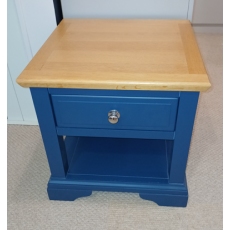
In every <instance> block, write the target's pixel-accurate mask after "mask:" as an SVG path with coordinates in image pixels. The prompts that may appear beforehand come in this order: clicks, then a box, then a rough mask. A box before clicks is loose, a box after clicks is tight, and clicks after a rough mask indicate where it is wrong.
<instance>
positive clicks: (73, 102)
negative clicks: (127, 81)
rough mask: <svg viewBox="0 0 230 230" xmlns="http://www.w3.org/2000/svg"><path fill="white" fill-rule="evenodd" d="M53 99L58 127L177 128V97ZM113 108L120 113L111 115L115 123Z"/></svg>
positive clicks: (69, 97) (54, 96) (76, 97)
mask: <svg viewBox="0 0 230 230" xmlns="http://www.w3.org/2000/svg"><path fill="white" fill-rule="evenodd" d="M52 102H53V108H54V113H55V117H56V123H57V126H58V127H75V128H76V127H79V128H91V129H92V128H97V129H126V130H132V129H135V130H165V131H173V130H174V127H175V122H176V114H177V105H178V99H177V98H158V97H156V98H149V97H146V98H144V97H143V98H141V97H115V96H110V97H109V96H106V97H103V96H81V95H52ZM111 110H116V111H118V113H119V115H120V117H119V116H118V114H116V113H114V114H112V115H111V116H113V115H114V116H115V118H116V116H117V117H119V118H117V120H118V121H117V123H115V124H112V123H110V122H111V121H109V119H108V118H109V116H108V113H109V111H111ZM110 118H111V117H110ZM111 120H112V119H111ZM115 122H116V119H115Z"/></svg>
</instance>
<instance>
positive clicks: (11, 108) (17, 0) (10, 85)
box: [7, 0, 56, 124]
mask: <svg viewBox="0 0 230 230" xmlns="http://www.w3.org/2000/svg"><path fill="white" fill-rule="evenodd" d="M55 28H56V19H55V13H54V7H53V1H52V0H34V1H31V0H8V1H7V65H8V76H7V89H8V92H7V104H8V108H7V117H8V123H9V124H18V123H19V124H37V117H36V113H35V110H34V106H33V102H32V99H31V95H30V91H29V89H25V88H22V87H20V86H19V85H18V84H17V83H16V78H17V77H18V76H19V74H20V73H21V72H22V70H23V69H24V68H25V67H26V65H27V64H28V63H29V61H30V60H31V58H32V57H33V56H34V55H35V54H36V52H37V51H38V50H39V48H40V47H41V46H42V44H43V43H44V42H45V40H46V39H47V38H48V36H49V35H50V34H51V33H52V31H53V30H54V29H55Z"/></svg>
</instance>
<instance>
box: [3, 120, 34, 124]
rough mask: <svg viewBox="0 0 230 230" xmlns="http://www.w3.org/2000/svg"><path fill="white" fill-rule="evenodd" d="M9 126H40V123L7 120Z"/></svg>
mask: <svg viewBox="0 0 230 230" xmlns="http://www.w3.org/2000/svg"><path fill="white" fill-rule="evenodd" d="M7 125H38V121H17V120H16V121H14V120H7Z"/></svg>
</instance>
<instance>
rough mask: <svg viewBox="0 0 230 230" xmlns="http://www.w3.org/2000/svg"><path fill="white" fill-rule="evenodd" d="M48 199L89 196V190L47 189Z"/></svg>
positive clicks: (70, 199)
mask: <svg viewBox="0 0 230 230" xmlns="http://www.w3.org/2000/svg"><path fill="white" fill-rule="evenodd" d="M47 192H48V196H49V199H50V200H65V201H74V200H75V199H77V198H80V197H84V196H90V195H91V194H92V191H90V190H73V189H52V188H48V189H47Z"/></svg>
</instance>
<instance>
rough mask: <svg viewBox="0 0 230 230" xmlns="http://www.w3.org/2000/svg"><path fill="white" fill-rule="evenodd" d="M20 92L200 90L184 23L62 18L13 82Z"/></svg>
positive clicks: (202, 75) (202, 82) (200, 75)
mask: <svg viewBox="0 0 230 230" xmlns="http://www.w3.org/2000/svg"><path fill="white" fill-rule="evenodd" d="M17 82H18V84H19V85H21V86H23V87H45V88H82V89H119V90H161V91H162V90H163V91H164V90H166V91H171V90H173V91H205V90H207V89H208V88H210V86H211V84H210V82H209V79H208V75H207V72H206V70H205V67H204V63H203V60H202V57H201V54H200V51H199V47H198V45H197V42H196V39H195V36H194V33H193V29H192V26H191V24H190V22H189V21H188V20H152V19H151V20H133V19H130V20H111V19H109V20H107V19H106V20H103V19H100V20H99V19H96V20H95V19H87V20H85V19H63V20H62V21H61V23H60V24H59V25H58V27H57V28H56V29H55V30H54V32H53V33H52V34H51V36H50V37H49V38H48V39H47V41H46V42H45V43H44V45H43V46H42V47H41V49H40V50H39V51H38V52H37V54H36V55H35V56H34V58H33V59H32V60H31V62H30V63H29V64H28V65H27V67H26V68H25V69H24V71H23V72H22V73H21V74H20V76H19V77H18V78H17Z"/></svg>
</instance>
